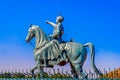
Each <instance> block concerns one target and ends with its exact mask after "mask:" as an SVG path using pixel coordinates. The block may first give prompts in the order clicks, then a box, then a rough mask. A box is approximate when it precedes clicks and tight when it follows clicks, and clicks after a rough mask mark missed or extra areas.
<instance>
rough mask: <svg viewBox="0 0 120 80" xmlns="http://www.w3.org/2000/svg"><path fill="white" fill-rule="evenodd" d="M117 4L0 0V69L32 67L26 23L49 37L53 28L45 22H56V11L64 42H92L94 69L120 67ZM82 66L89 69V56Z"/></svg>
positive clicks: (102, 0) (105, 1)
mask: <svg viewBox="0 0 120 80" xmlns="http://www.w3.org/2000/svg"><path fill="white" fill-rule="evenodd" d="M119 4H120V1H119V0H99V1H98V0H90V1H89V0H66V1H65V0H26V1H25V0H19V1H18V0H4V1H0V67H1V68H0V69H27V68H32V67H33V66H34V65H35V63H34V58H33V49H34V48H33V47H32V46H31V45H30V44H27V43H26V42H25V37H26V35H27V30H28V28H29V24H36V25H39V26H41V28H42V29H43V30H44V31H45V32H46V34H50V33H52V30H53V28H52V27H51V26H49V25H47V24H46V23H45V21H46V20H50V21H53V22H55V18H56V16H57V14H58V12H59V11H60V12H61V14H62V15H63V16H64V18H65V20H64V22H63V25H64V29H65V34H64V35H63V39H64V40H70V38H74V39H75V41H76V42H80V43H82V44H84V43H86V42H92V43H94V45H95V48H96V56H95V60H96V66H97V67H102V68H103V67H104V68H108V67H111V68H113V67H115V68H118V67H120V62H119V61H120V58H119V56H120V42H119V41H120V38H119V34H120V5H119ZM32 42H34V40H32ZM66 66H69V65H66ZM85 67H87V68H89V67H90V55H89V53H88V56H87V61H86V62H85Z"/></svg>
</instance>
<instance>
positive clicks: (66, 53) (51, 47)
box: [26, 15, 102, 79]
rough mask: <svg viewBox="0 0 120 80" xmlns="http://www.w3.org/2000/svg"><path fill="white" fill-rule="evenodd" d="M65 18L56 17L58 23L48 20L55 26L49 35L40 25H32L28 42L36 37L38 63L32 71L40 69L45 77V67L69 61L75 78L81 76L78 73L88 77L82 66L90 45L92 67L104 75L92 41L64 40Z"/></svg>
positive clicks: (48, 22) (36, 59)
mask: <svg viewBox="0 0 120 80" xmlns="http://www.w3.org/2000/svg"><path fill="white" fill-rule="evenodd" d="M63 20H64V17H63V16H61V15H59V16H57V18H56V23H53V22H50V21H48V20H47V21H46V23H47V24H50V25H51V26H53V27H54V31H53V34H51V35H49V37H48V36H47V35H46V34H45V32H44V31H43V30H42V29H41V28H40V26H38V25H33V24H31V25H30V27H29V29H28V34H27V37H26V42H30V40H31V39H32V38H33V37H35V49H34V59H35V63H36V65H35V67H34V68H33V69H32V70H31V72H32V73H33V74H34V70H36V69H38V71H39V73H40V75H41V77H44V71H43V68H44V67H51V68H53V67H54V65H60V66H64V65H65V64H66V63H68V62H69V63H70V66H71V70H72V71H71V72H72V73H73V77H74V78H79V76H78V75H81V76H82V78H83V79H87V74H85V73H84V72H83V69H82V66H83V64H84V62H85V60H86V57H87V49H86V47H89V49H90V54H91V64H92V68H93V70H94V71H95V72H96V74H97V75H99V76H102V73H101V72H100V71H99V70H98V69H97V67H96V66H95V62H94V55H95V49H94V45H93V44H92V43H91V42H88V43H86V44H81V43H78V42H74V41H73V40H71V41H69V42H65V41H63V40H62V35H63V34H64V27H63V25H62V22H63ZM75 73H76V74H75Z"/></svg>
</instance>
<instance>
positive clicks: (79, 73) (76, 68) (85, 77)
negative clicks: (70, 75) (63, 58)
mask: <svg viewBox="0 0 120 80" xmlns="http://www.w3.org/2000/svg"><path fill="white" fill-rule="evenodd" d="M74 67H75V70H76V72H77V75H78V77H79V75H80V76H81V77H82V78H83V79H87V75H86V74H85V73H84V72H83V69H82V65H80V64H76V65H74Z"/></svg>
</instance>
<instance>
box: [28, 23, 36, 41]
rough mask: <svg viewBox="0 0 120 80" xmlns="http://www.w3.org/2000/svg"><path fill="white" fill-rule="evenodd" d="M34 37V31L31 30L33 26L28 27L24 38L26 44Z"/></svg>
mask: <svg viewBox="0 0 120 80" xmlns="http://www.w3.org/2000/svg"><path fill="white" fill-rule="evenodd" d="M34 36H35V30H34V29H33V26H32V25H30V27H29V29H28V34H27V37H26V42H29V41H30V40H31V39H32V38H33V37H34Z"/></svg>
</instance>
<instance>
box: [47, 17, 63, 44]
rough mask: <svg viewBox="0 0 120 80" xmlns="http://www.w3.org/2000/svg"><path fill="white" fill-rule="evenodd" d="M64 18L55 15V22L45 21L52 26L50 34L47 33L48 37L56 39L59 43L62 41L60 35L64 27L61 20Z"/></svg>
mask: <svg viewBox="0 0 120 80" xmlns="http://www.w3.org/2000/svg"><path fill="white" fill-rule="evenodd" d="M63 20H64V18H63V17H62V16H57V18H56V24H55V23H53V22H50V21H46V23H47V24H50V25H51V26H53V27H54V31H53V34H52V35H49V36H50V38H52V39H55V40H58V41H59V43H62V35H63V33H64V27H63V25H62V21H63Z"/></svg>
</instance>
